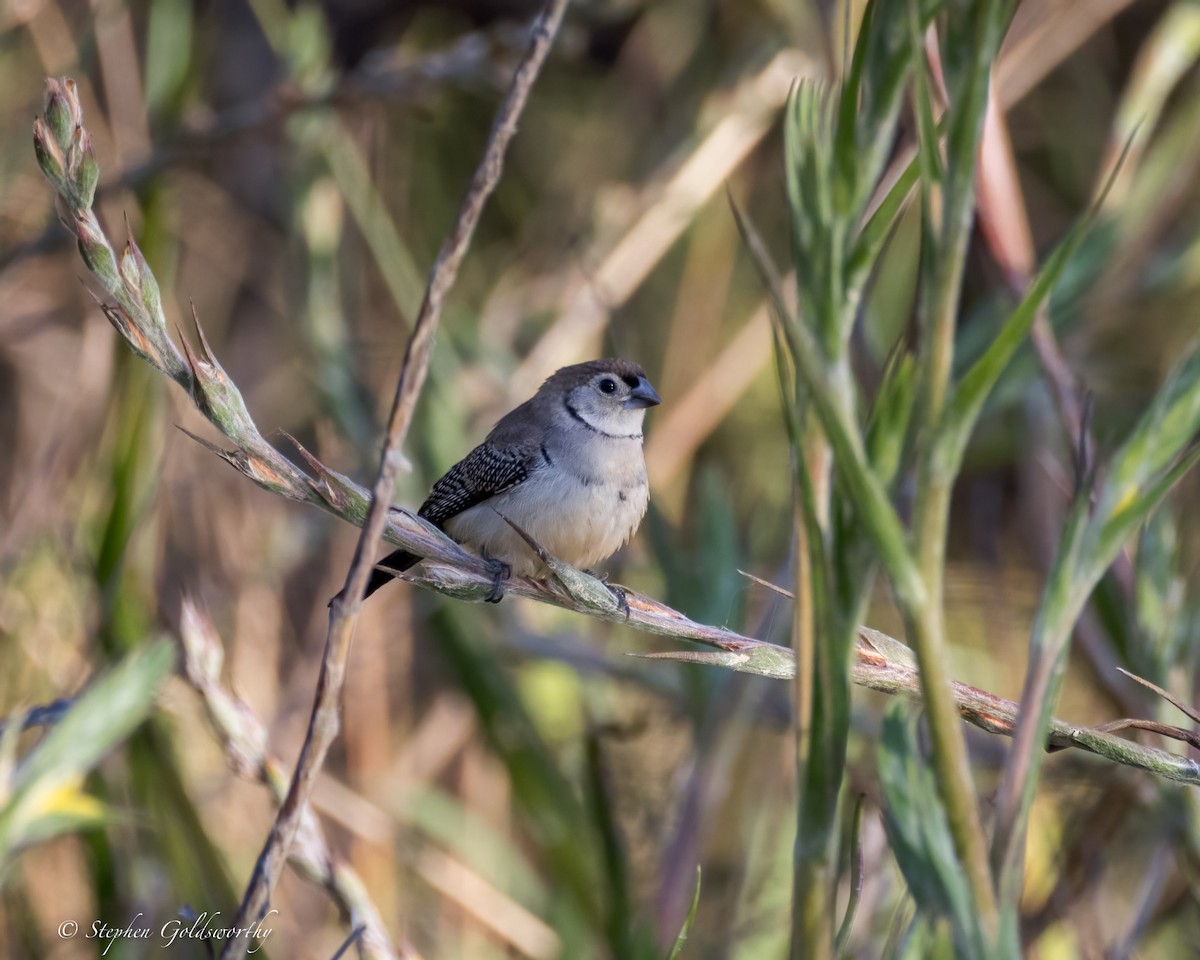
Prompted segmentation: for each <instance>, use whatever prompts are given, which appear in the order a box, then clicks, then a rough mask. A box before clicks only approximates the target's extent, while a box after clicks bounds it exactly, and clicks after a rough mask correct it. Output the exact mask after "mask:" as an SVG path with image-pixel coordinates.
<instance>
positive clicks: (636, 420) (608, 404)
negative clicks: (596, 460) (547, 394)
mask: <svg viewBox="0 0 1200 960" xmlns="http://www.w3.org/2000/svg"><path fill="white" fill-rule="evenodd" d="M566 399H567V409H568V410H569V411H570V412H571V413H572V415H573V416H576V417H578V418H579V419H580V420H582V421H583V422H584V423H585V424H587V425H588V426H589V427H591V428H592V429H594V430H597V431H599V432H600V433H604V434H607V435H609V436H613V437H622V438H633V437H640V435H641V432H642V420H643V419H644V418H645V416H646V408H647V407H652V406H655V405H656V404H657V403H659V402H660V401H659V398H658V394H657V393H656V392H655V390H654V387H652V386H651V385H650V381H649V380H647V379H646V378H645V377H640V376H637V375H636V374H632V373H625V374H623V375H622V374H618V373H615V372H608V371H602V372H600V373H596V374H593V375H592V377H591V378H590V379H588V380H587V381H586V382H584V383H581V384H579V385H578V386H576V387H574V388H572V389H571V391H570V392H569V393H568V394H567V398H566Z"/></svg>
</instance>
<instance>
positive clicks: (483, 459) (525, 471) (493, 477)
mask: <svg viewBox="0 0 1200 960" xmlns="http://www.w3.org/2000/svg"><path fill="white" fill-rule="evenodd" d="M530 454H531V451H530V450H529V449H528V448H526V447H524V446H516V447H499V446H497V445H496V444H494V443H489V442H487V441H485V442H483V443H481V444H480V445H479V446H477V447H476V448H475V449H474V450H472V451H471V452H470V453H468V454H467V455H466V456H465V457H463V459H461V460H460V461H458V463H456V464H455V465H454V466H453V467H451V468H450V469H449V470H447V471H446V473H445V474H444V475H443V476H442V478H441V479H440V480H438V482H437V483H435V484H434V485H433V489H432V490H430V491H429V496H428V497H426V498H425V502H424V503H423V504H421V509H420V510H418V511H417V513H419V514H420V515H421V516H422V517H424V518H425V519H426V520H428V521H429V522H430V523H433V524H436V525H437V526H439V527H441V526H443V525H444V524H445V523H446V521H447V520H449V519H451V518H452V517H456V516H458V515H459V514H460V513H462V512H463V511H464V510H468V509H470V508H471V507H473V506H475V505H476V504H477V503H483V501H484V500H487V499H489V498H491V497H494V496H496V494H498V493H503V492H504V491H505V490H507V489H509V488H510V487H515V486H516V485H517V484H518V483H523V482H524V481H525V480H526V479H527V478H528V477H529V471H530V470H531V469H533V467H534V465H535V464H536V463H537V462H538V461H537V460H536V459H535V457H533V456H531V455H530Z"/></svg>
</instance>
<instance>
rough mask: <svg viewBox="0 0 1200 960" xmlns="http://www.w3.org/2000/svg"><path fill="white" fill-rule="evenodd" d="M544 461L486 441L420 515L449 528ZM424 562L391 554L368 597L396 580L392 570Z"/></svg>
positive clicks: (447, 477)
mask: <svg viewBox="0 0 1200 960" xmlns="http://www.w3.org/2000/svg"><path fill="white" fill-rule="evenodd" d="M541 462H542V461H541V460H539V459H538V457H537V454H536V453H535V452H534V451H532V450H531V449H530V448H528V447H526V446H524V445H516V446H505V447H501V446H498V445H496V444H494V443H491V442H489V441H487V440H485V441H484V442H483V443H481V444H480V445H479V446H477V447H476V448H475V449H474V450H472V451H471V452H470V453H468V454H467V455H466V456H465V457H463V458H462V459H461V460H459V461H458V463H456V464H455V465H454V466H453V467H451V468H450V469H449V470H447V471H446V473H445V474H443V476H442V478H441V479H440V480H438V482H437V483H435V484H434V485H433V489H432V490H430V491H429V496H428V497H426V498H425V502H424V503H423V504H421V509H420V510H418V511H417V513H418V514H420V516H422V517H424V518H425V519H426V520H428V521H429V522H430V523H432V524H434V525H435V526H438V527H442V526H445V524H446V521H447V520H450V519H452V518H454V517H456V516H458V515H459V514H460V513H462V512H463V511H464V510H469V509H470V508H471V507H473V506H475V505H476V504H479V503H483V501H484V500H487V499H489V498H491V497H494V496H496V494H498V493H503V492H504V491H505V490H508V489H510V488H511V487H515V486H516V485H517V484H519V483H523V482H524V481H525V480H526V479H527V478H528V476H529V473H530V471H531V470H533V469H534V468H535V467H536V466H537V465H538V464H540V463H541ZM420 559H421V558H420V557H418V556H417V555H416V554H412V553H409V552H408V551H407V550H396V551H394V552H393V553H389V554H388V555H387V556H386V557H384V558H383V559H382V560H380V561H379V564H378V566H382V567H387V568H388V570H379V569H376V570H372V571H371V579H370V580H369V581H368V582H367V592H366V594H365V595H364V596H367V597H369V596H370V595H371V594H373V593H374V592H375V591H376V590H378V589H379V588H380V587H382V586H383V585H384V584H386V583H387V582H388V581H389V580H392V579H393V578H394V573H390V572H388V571H394V572H396V573H399V572H402V571H404V570H407V569H408V568H409V567H411V566H412V565H413V564H414V563H416V562H417V561H418V560H420Z"/></svg>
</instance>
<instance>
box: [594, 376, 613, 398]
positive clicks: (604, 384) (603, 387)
mask: <svg viewBox="0 0 1200 960" xmlns="http://www.w3.org/2000/svg"><path fill="white" fill-rule="evenodd" d="M598 386H599V387H600V392H601V393H610V394H611V393H616V392H617V381H616V380H614V379H613V378H612V377H605V378H604V379H603V380H601V381H600V383H599V384H598Z"/></svg>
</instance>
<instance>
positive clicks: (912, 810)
mask: <svg viewBox="0 0 1200 960" xmlns="http://www.w3.org/2000/svg"><path fill="white" fill-rule="evenodd" d="M877 757H878V764H879V779H880V785H881V786H882V788H883V796H884V808H883V819H884V827H885V829H886V831H887V835H888V839H889V841H890V843H891V847H892V852H893V853H894V854H895V857H896V862H897V864H898V865H899V867H900V871H901V873H903V874H904V879H905V881H906V882H907V883H908V888H909V890H910V891H912V895H913V897H914V899H915V900H916V902H917V904H918V905H919V907H920V908H921V910H922V911H925V912H927V913H932V914H936V915H939V916H943V917H946V918H947V919H949V920H950V922H951V927H952V929H953V930H954V939H955V943H956V945H957V949H958V955H959V956H961V957H982V956H983V955H984V952H983V942H984V941H983V938H982V934H981V932H980V930H979V928H978V925H977V923H976V917H975V914H974V910H973V908H972V905H971V901H970V897H969V894H968V890H967V887H966V884H964V883H963V879H962V867H961V865H960V863H959V861H958V857H957V855H956V854H955V852H954V840H953V838H952V837H951V835H950V827H949V824H948V822H947V820H946V812H945V809H944V808H943V807H942V803H941V800H940V798H939V796H938V791H937V785H936V783H935V781H934V778H933V773H932V772H931V771H930V769H929V767H928V766H927V764H926V763H925V762H924V761H923V760H922V759H921V757H920V753H919V751H918V748H917V745H916V740H915V737H914V732H913V729H912V722H911V721H910V720H909V719H907V718H906V716H905V711H904V709H903V707H902V706H901V705H900V704H895V705H894V706H893V707H892V708H891V709H890V710H889V711H888V713H887V715H886V716H885V717H884V721H883V730H882V733H881V737H880V744H879V751H878V754H877Z"/></svg>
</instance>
